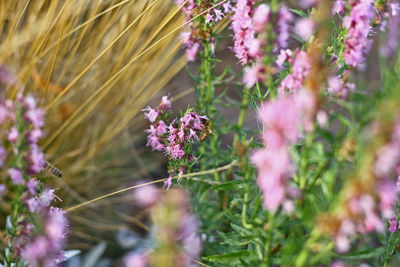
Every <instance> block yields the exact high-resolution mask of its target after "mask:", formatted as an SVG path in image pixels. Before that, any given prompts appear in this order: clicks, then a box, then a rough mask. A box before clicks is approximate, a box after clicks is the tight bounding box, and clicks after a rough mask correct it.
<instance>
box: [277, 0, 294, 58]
mask: <svg viewBox="0 0 400 267" xmlns="http://www.w3.org/2000/svg"><path fill="white" fill-rule="evenodd" d="M278 15H279V20H278V23H277V27H276V30H277V34H278V36H277V38H276V41H275V51H279V50H280V49H281V48H287V47H288V40H289V37H290V27H291V24H292V23H293V19H294V17H293V14H292V13H291V12H290V11H289V8H288V7H287V6H285V5H282V6H281V8H280V10H279V14H278Z"/></svg>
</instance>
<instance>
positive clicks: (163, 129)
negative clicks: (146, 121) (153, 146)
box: [150, 121, 167, 136]
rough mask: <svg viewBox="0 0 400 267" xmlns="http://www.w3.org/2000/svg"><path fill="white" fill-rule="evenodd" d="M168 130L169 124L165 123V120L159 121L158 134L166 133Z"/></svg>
mask: <svg viewBox="0 0 400 267" xmlns="http://www.w3.org/2000/svg"><path fill="white" fill-rule="evenodd" d="M151 126H153V125H151ZM151 126H150V127H151ZM166 132H167V125H166V124H165V122H164V121H159V122H158V124H157V128H156V134H157V136H160V135H162V134H165V133H166Z"/></svg>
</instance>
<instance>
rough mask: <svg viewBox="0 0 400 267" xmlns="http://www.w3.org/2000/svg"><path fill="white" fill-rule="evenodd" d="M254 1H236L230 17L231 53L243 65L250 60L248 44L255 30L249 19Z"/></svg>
mask: <svg viewBox="0 0 400 267" xmlns="http://www.w3.org/2000/svg"><path fill="white" fill-rule="evenodd" d="M253 5H254V1H251V0H238V1H237V3H236V7H235V13H234V14H233V16H232V30H233V33H234V37H233V41H234V46H233V51H234V52H235V55H236V57H237V58H238V59H239V63H240V64H242V65H245V64H247V63H248V62H249V60H251V57H250V55H249V53H248V50H249V44H250V42H251V40H253V39H254V35H255V30H254V26H253V23H252V19H251V13H252V9H253Z"/></svg>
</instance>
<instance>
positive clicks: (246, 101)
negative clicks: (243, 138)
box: [233, 92, 250, 147]
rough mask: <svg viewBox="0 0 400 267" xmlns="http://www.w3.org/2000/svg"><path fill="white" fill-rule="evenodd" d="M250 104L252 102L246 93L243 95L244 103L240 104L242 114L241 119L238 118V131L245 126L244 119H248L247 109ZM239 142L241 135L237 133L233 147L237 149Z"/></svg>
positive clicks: (240, 114)
mask: <svg viewBox="0 0 400 267" xmlns="http://www.w3.org/2000/svg"><path fill="white" fill-rule="evenodd" d="M248 93H250V92H248ZM249 102H250V97H249V95H248V94H246V93H243V97H242V102H241V104H240V113H239V117H238V120H237V123H236V127H237V129H241V128H242V126H243V123H244V119H245V117H246V111H247V107H248V106H249ZM238 142H239V133H238V132H235V135H234V137H233V147H235V146H236V145H237V143H238Z"/></svg>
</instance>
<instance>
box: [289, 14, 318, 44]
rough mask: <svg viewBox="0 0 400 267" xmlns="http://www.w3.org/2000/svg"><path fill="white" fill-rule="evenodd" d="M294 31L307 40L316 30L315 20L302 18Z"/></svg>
mask: <svg viewBox="0 0 400 267" xmlns="http://www.w3.org/2000/svg"><path fill="white" fill-rule="evenodd" d="M294 32H295V33H296V34H297V35H299V36H300V37H301V38H302V39H303V40H304V41H307V40H308V39H310V37H311V35H312V34H313V32H314V22H313V21H312V20H311V19H309V18H301V19H299V20H297V22H296V24H295V26H294Z"/></svg>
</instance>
